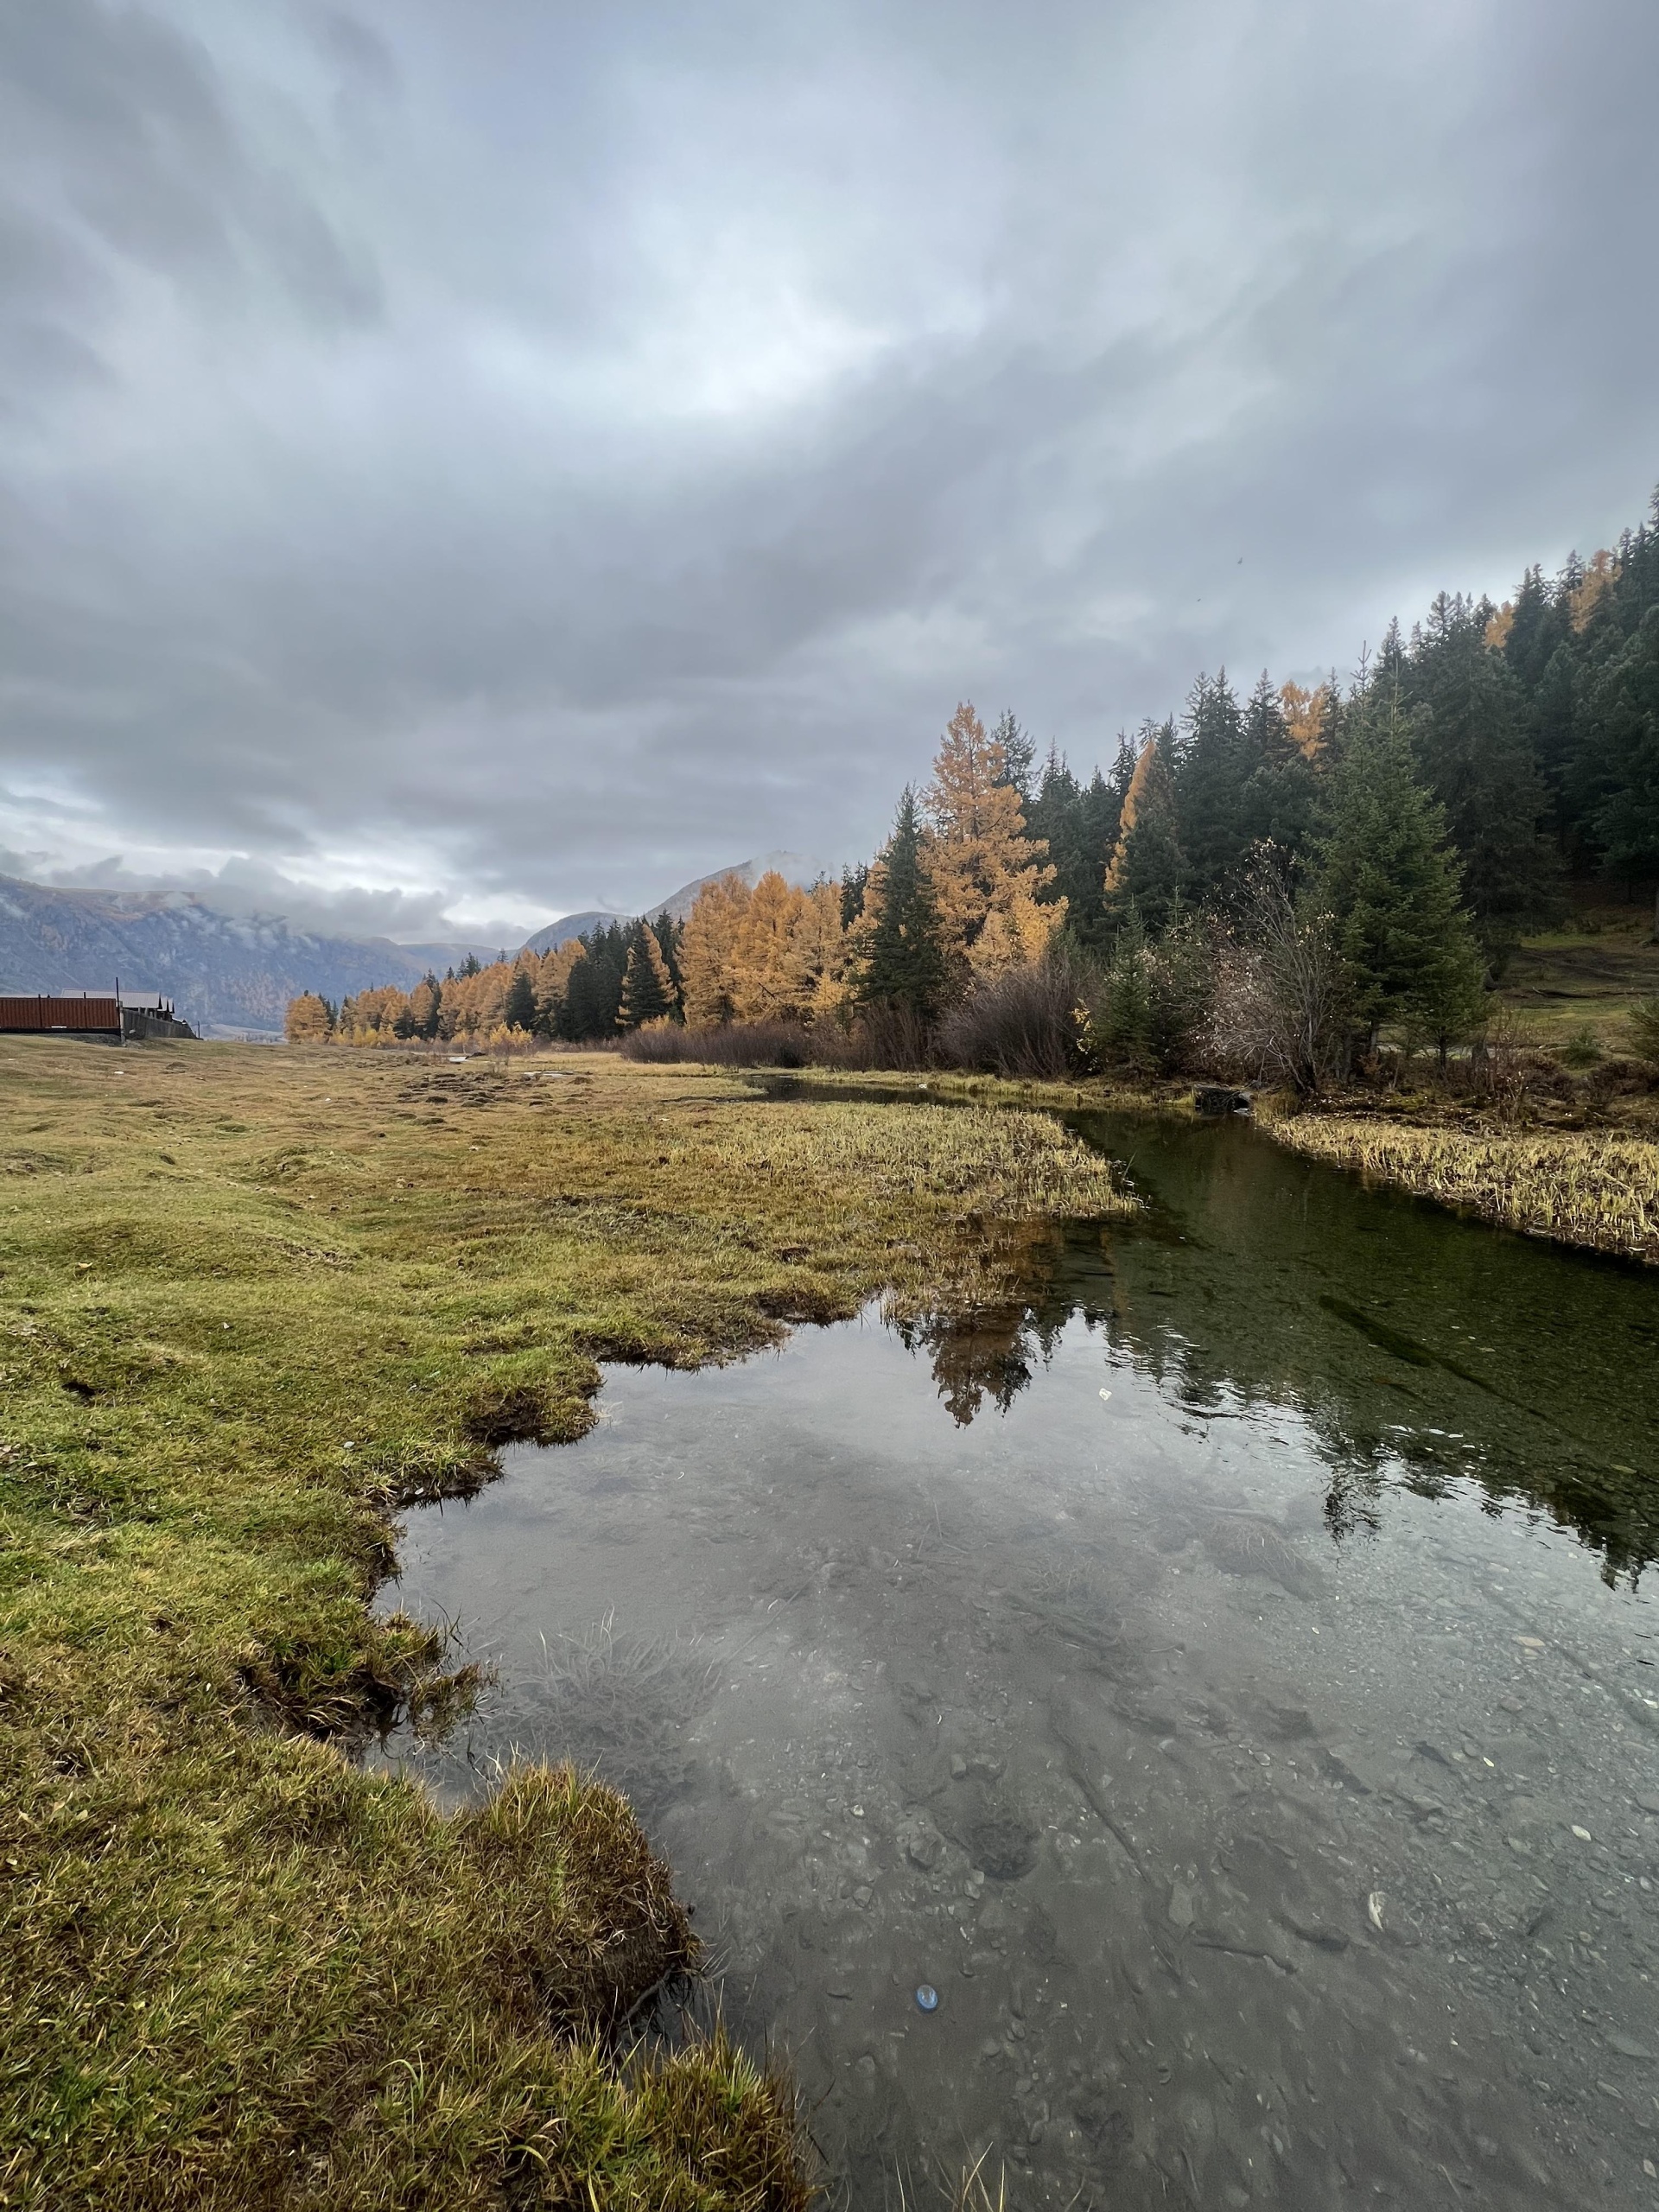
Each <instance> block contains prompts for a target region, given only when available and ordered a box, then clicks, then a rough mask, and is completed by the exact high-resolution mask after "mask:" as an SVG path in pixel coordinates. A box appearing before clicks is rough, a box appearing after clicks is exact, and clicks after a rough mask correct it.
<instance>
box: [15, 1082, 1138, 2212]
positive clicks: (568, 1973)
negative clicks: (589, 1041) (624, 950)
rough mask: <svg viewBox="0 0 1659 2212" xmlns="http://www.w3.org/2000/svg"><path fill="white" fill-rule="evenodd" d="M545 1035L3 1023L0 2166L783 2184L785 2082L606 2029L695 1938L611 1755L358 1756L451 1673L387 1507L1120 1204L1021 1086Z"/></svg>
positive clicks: (523, 2184) (72, 2182) (629, 2189)
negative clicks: (910, 1092)
mask: <svg viewBox="0 0 1659 2212" xmlns="http://www.w3.org/2000/svg"><path fill="white" fill-rule="evenodd" d="M563 1065H564V1066H566V1067H567V1068H569V1069H571V1070H573V1071H575V1072H576V1073H577V1074H578V1076H579V1077H580V1078H581V1079H579V1080H577V1081H575V1082H560V1083H551V1082H548V1081H546V1080H544V1079H543V1077H544V1072H545V1071H544V1069H540V1068H531V1069H530V1070H527V1071H526V1070H523V1069H520V1068H517V1067H514V1068H508V1069H495V1068H476V1069H475V1068H474V1067H471V1066H469V1067H468V1068H467V1069H465V1070H461V1069H454V1070H451V1069H448V1068H447V1067H433V1068H426V1067H423V1066H422V1065H419V1064H413V1065H412V1064H411V1063H410V1061H408V1060H406V1059H404V1058H400V1057H395V1056H391V1055H387V1056H385V1057H384V1058H383V1057H382V1056H379V1055H376V1054H372V1053H368V1052H350V1053H348V1052H327V1051H321V1050H320V1051H315V1052H270V1051H267V1050H260V1049H257V1048H253V1047H243V1046H147V1047H144V1048H142V1049H139V1050H132V1051H126V1052H119V1053H114V1052H92V1051H90V1050H88V1049H86V1048H78V1047H73V1046H62V1045H57V1044H53V1043H51V1042H49V1041H48V1040H45V1039H41V1040H6V1041H5V1042H3V1043H0V1160H10V1161H12V1162H14V1163H16V1162H18V1161H26V1162H27V1166H26V1169H25V1170H24V1172H21V1173H15V1174H14V1175H13V1176H11V1177H10V1179H8V1180H5V1181H4V1182H0V1770H3V1780H0V1864H3V1866H4V1867H5V1871H6V1874H7V1880H6V1882H5V1884H4V1885H3V1888H0V1974H3V1976H4V1986H5V1990H6V1995H7V2004H6V2006H5V2008H4V2011H3V2015H0V2204H17V2205H22V2204H31V2205H32V2204H50V2205H51V2206H53V2207H54V2212H56V2208H92V2207H94V2206H96V2207H98V2208H99V2212H114V2209H120V2212H124V2208H132V2212H137V2209H138V2208H141V2207H142V2208H143V2212H156V2208H175V2207H176V2208H181V2212H182V2208H187V2207H200V2206H205V2205H209V2204H211V2205H213V2206H215V2207H221V2206H223V2207H234V2208H243V2207H246V2208H249V2212H252V2208H255V2207H257V2208H260V2212H265V2209H266V2208H270V2207H273V2206H283V2207H289V2206H292V2207H303V2208H313V2207H315V2208H317V2212H322V2208H325V2207H326V2208H327V2209H328V2212H341V2208H356V2207H363V2208H367V2207H369V2206H374V2207H376V2208H384V2207H388V2206H396V2205H404V2204H407V2205H415V2204H419V2205H421V2206H423V2207H433V2208H439V2207H449V2206H455V2207H474V2206H477V2207H485V2206H490V2207H495V2206H501V2205H506V2204H512V2205H523V2206H530V2205H537V2204H545V2205H568V2204H573V2203H580V2204H582V2205H592V2206H597V2207H611V2206H619V2207H637V2208H639V2212H646V2208H651V2212H658V2208H674V2209H675V2212H702V2209H703V2208H707V2212H714V2208H715V2207H721V2208H726V2207H733V2206H743V2207H752V2208H754V2212H761V2208H765V2207H769V2206H779V2207H794V2206H798V2205H799V2204H801V2203H803V2202H804V2180H803V2173H804V2167H803V2161H802V2149H801V2145H802V2140H803V2138H802V2135H801V2132H800V2128H799V2125H798V2115H797V2114H796V2112H795V2109H794V2105H793V2102H792V2098H791V2092H790V2090H789V2088H788V2085H787V2083H785V2082H782V2081H781V2080H779V2078H778V2077H777V2076H775V2075H772V2074H770V2073H768V2072H767V2071H766V2069H765V2068H763V2067H761V2066H760V2065H757V2064H756V2063H753V2061H751V2060H750V2059H749V2058H748V2057H747V2056H745V2055H744V2054H743V2053H741V2052H740V2051H737V2050H734V2049H733V2048H732V2047H731V2046H730V2044H728V2043H727V2042H726V2041H725V2040H724V2039H723V2038H721V2037H713V2038H711V2039H708V2040H705V2041H704V2042H702V2043H700V2044H692V2045H690V2047H687V2048H682V2049H678V2050H667V2049H660V2048H655V2047H652V2046H650V2045H644V2046H638V2045H637V2044H636V2042H635V2040H634V2036H635V2031H634V2030H633V2028H632V2026H631V2025H630V2024H629V2023H630V2021H631V2020H632V2018H633V2016H634V2015H635V2013H636V2012H637V2008H638V2007H639V2004H640V2001H641V1999H643V1998H644V1997H645V1995H646V1994H647V1993H649V1992H651V1991H652V1990H653V1989H656V1988H658V1987H659V1986H664V1984H667V1985H672V1984H673V1982H674V1981H675V1980H676V1978H677V1977H680V1976H683V1975H686V1974H692V1973H694V1972H696V1969H697V1967H698V1965H699V1950H698V1946H697V1943H696V1938H695V1936H693V1935H692V1934H691V1932H690V1929H689V1928H688V1927H687V1925H686V1923H685V1919H684V1915H683V1911H682V1910H681V1908H680V1906H679V1904H678V1903H677V1900H676V1898H675V1897H674V1894H673V1889H672V1884H671V1878H670V1875H669V1872H668V1870H667V1869H666V1868H664V1866H662V1865H661V1863H660V1862H659V1861H658V1860H657V1859H655V1858H654V1857H653V1855H652V1853H651V1851H650V1849H649V1847H648V1845H647V1842H646V1840H645V1837H644V1835H643V1834H642V1833H641V1831H640V1829H639V1825H638V1823H637V1821H635V1820H634V1818H633V1815H632V1813H631V1811H630V1810H629V1808H628V1807H627V1805H626V1803H625V1802H623V1801H622V1800H621V1799H620V1798H619V1797H617V1796H615V1795H614V1793H613V1792H611V1791H608V1790H606V1789H602V1788H601V1787H599V1786H598V1785H597V1784H594V1783H591V1782H588V1781H585V1780H583V1779H582V1778H580V1777H577V1776H575V1775H574V1774H572V1773H571V1772H570V1771H569V1770H539V1769H530V1770H518V1771H514V1772H512V1773H511V1774H509V1775H508V1776H507V1777H505V1779H504V1781H503V1783H502V1785H501V1787H500V1789H499V1790H498V1791H497V1792H496V1793H495V1795H494V1796H493V1797H492V1798H491V1800H490V1802H489V1803H488V1804H487V1805H486V1806H485V1807H483V1808H480V1809H477V1810H474V1811H472V1812H468V1813H467V1814H464V1815H445V1814H443V1813H442V1812H441V1811H440V1810H438V1809H437V1808H435V1807H434V1806H433V1805H432V1804H431V1803H430V1802H428V1801H427V1800H426V1799H425V1798H424V1797H423V1796H422V1794H421V1793H420V1792H419V1790H418V1789H416V1788H415V1787H414V1786H413V1785H412V1784H410V1783H406V1782H404V1781H401V1780H393V1779H388V1778H385V1777H373V1776H371V1775H368V1774H366V1773H365V1772H364V1771H362V1770H360V1769H359V1767H358V1766H356V1765H355V1764H353V1761H352V1758H351V1757H350V1751H351V1747H352V1745H353V1743H355V1742H357V1741H359V1740H360V1739H361V1738H362V1737H363V1735H364V1734H365V1732H366V1731H369V1730H372V1728H373V1727H374V1726H377V1725H378V1724H381V1723H383V1722H384V1721H385V1719H387V1718H388V1717H389V1716H390V1715H391V1713H396V1712H399V1711H411V1712H413V1713H415V1714H416V1715H417V1716H424V1717H425V1718H426V1719H427V1720H428V1721H429V1723H430V1724H431V1725H433V1726H438V1725H442V1719H443V1718H444V1717H445V1715H446V1714H447V1713H450V1712H452V1711H453V1710H454V1709H455V1707H457V1706H458V1705H460V1704H462V1703H464V1701H465V1700H466V1698H467V1694H469V1691H470V1688H471V1687H472V1685H471V1681H470V1679H469V1678H468V1677H467V1676H466V1675H454V1673H452V1672H449V1671H448V1669H447V1667H446V1660H445V1655H444V1651H443V1649H442V1643H441V1641H440V1639H439V1638H438V1637H435V1635H434V1634H433V1632H432V1630H430V1629H429V1627H428V1626H426V1625H424V1624H420V1623H416V1622H412V1621H408V1620H404V1619H400V1618H392V1619H387V1620H378V1621H377V1620H376V1619H374V1618H372V1614H371V1611H370V1608H369V1599H370V1598H371V1596H372V1592H373V1590H374V1588H375V1586H376V1585H377V1583H378V1580H380V1579H381V1578H382V1577H383V1576H384V1575H385V1573H386V1572H387V1570H388V1567H389V1566H390V1564H391V1560H392V1556H393V1549H394V1546H395V1541H396V1532H395V1527H394V1525H393V1522H392V1516H393V1514H394V1513H395V1511H396V1510H397V1505H398V1503H400V1502H402V1501H404V1500H408V1499H411V1498H415V1497H423V1498H424V1497H440V1496H445V1495H452V1494H457V1493H463V1494H464V1493H465V1491H467V1490H468V1489H470V1488H474V1487H476V1486H477V1484H479V1483H480V1481H482V1480H485V1479H486V1478H487V1477H488V1475H489V1473H490V1471H491V1470H492V1467H493V1457H492V1455H493V1452H494V1450H495V1449H496V1448H497V1446H499V1444H500V1443H501V1442H503V1441H504V1440H508V1439H510V1438H513V1437H518V1436H524V1435H531V1436H535V1437H537V1438H542V1439H549V1440H552V1439H569V1438H573V1437H575V1436H578V1435H580V1434H582V1433H583V1431H584V1430H585V1429H586V1428H587V1427H588V1425H589V1424H590V1423H591V1421H592V1420H593V1418H594V1412H593V1405H592V1401H593V1398H594V1393H595V1391H596V1389H598V1387H599V1383H600V1375H599V1370H598V1366H597V1364H596V1359H597V1357H599V1356H601V1355H603V1356H605V1357H617V1356H621V1357H635V1358H653V1359H663V1360H666V1361H670V1362H671V1363H675V1364H679V1365H689V1364H693V1363H696V1362H698V1361H702V1360H710V1359H722V1358H728V1357H734V1355H736V1354H738V1353H740V1352H741V1351H745V1350H747V1349H749V1348H751V1347H753V1345H755V1344H760V1343H763V1342H766V1341H768V1340H772V1339H774V1338H776V1336H777V1334H778V1333H779V1330H780V1328H781V1327H782V1326H783V1325H785V1324H786V1323H787V1322H788V1321H790V1320H791V1319H796V1318H798V1317H799V1316H803V1315H810V1316H811V1317H813V1318H819V1317H821V1316H830V1315H834V1314H838V1313H849V1312H852V1311H855V1310H856V1308H857V1306H858V1305H859V1304H860V1303H861V1301H862V1300H865V1299H867V1298H868V1297H870V1296H871V1295H873V1294H878V1293H880V1294H886V1295H887V1297H888V1298H889V1299H890V1300H893V1303H894V1304H895V1306H906V1305H909V1306H919V1305H921V1304H922V1303H923V1302H925V1301H929V1300H938V1297H939V1296H940V1295H941V1294H944V1295H946V1296H949V1295H951V1294H958V1295H960V1296H962V1297H963V1299H964V1300H967V1301H969V1302H979V1303H990V1302H994V1301H995V1299H996V1297H998V1296H999V1295H1001V1296H1007V1295H1009V1294H1012V1289H1013V1285H1012V1282H1011V1281H1004V1280H1003V1279H1002V1278H1003V1277H1004V1275H1006V1274H1007V1272H1008V1268H1007V1263H1006V1262H1003V1261H1000V1260H999V1258H998V1256H997V1254H998V1243H997V1240H996V1239H995V1237H989V1238H988V1237H986V1236H983V1235H982V1233H981V1230H982V1224H986V1223H995V1222H997V1221H1001V1220H1007V1221H1014V1220H1017V1219H1020V1218H1024V1217H1027V1216H1029V1215H1032V1214H1053V1215H1061V1214H1065V1215H1079V1214H1090V1213H1096V1214H1103V1213H1107V1212H1110V1211H1118V1210H1121V1209H1122V1207H1123V1205H1124V1204H1125V1201H1124V1200H1123V1199H1122V1196H1121V1194H1120V1193H1119V1192H1117V1191H1116V1189H1115V1188H1114V1185H1113V1182H1112V1179H1111V1175H1110V1172H1109V1169H1108V1168H1107V1167H1106V1166H1105V1164H1104V1163H1103V1162H1102V1161H1100V1160H1096V1159H1095V1158H1093V1157H1092V1156H1091V1155H1090V1154H1089V1153H1088V1152H1087V1151H1086V1150H1085V1149H1084V1147H1081V1146H1079V1145H1077V1144H1076V1143H1074V1142H1073V1141H1071V1139H1070V1138H1068V1137H1067V1136H1066V1135H1065V1133H1064V1131H1062V1130H1060V1129H1059V1128H1058V1126H1057V1125H1056V1124H1055V1123H1054V1122H1053V1121H1052V1119H1051V1118H1050V1117H1048V1116H1042V1115H1038V1114H1021V1113H1018V1112H1014V1113H1007V1112H997V1113H990V1112H983V1111H982V1112H975V1111H973V1110H971V1109H970V1110H968V1111H950V1112H948V1113H947V1112H945V1111H944V1110H943V1109H939V1108H938V1107H936V1106H931V1105H926V1106H919V1107H918V1108H915V1109H905V1108H900V1109H890V1108H886V1107H881V1106H878V1105H875V1104H874V1103H865V1102H861V1101H860V1100H858V1099H856V1098H852V1097H849V1098H847V1099H846V1100H844V1101H843V1100H836V1101H835V1102H832V1103H824V1104H813V1105H807V1104H798V1105H785V1104H781V1103H779V1104H772V1103H767V1102H766V1101H762V1100H758V1099H757V1098H756V1097H755V1096H754V1094H753V1090H750V1089H747V1088H745V1087H743V1086H742V1085H741V1084H739V1083H737V1082H734V1081H733V1080H731V1079H729V1078H728V1077H720V1076H711V1075H706V1074H700V1073H698V1072H697V1071H688V1070H685V1069H683V1068H674V1069H665V1070H658V1069H650V1068H639V1067H632V1066H629V1065H626V1064H625V1063H621V1062H620V1061H618V1060H617V1059H616V1058H613V1057H611V1056H602V1057H601V1056H594V1057H593V1058H588V1059H586V1060H582V1059H576V1058H571V1059H569V1060H567V1061H565V1062H564V1063H563ZM435 1103H442V1105H443V1107H444V1109H445V1116H446V1118H445V1119H444V1120H443V1122H442V1124H441V1125H435V1122H434V1120H433V1117H432V1115H431V1113H430V1112H429V1109H430V1108H431V1107H432V1106H433V1105H434V1104H435ZM462 1105H464V1106H465V1107H466V1108H467V1111H465V1112H464V1113H461V1112H460V1111H453V1112H452V1111H451V1109H458V1108H459V1107H461V1106H462ZM31 1132H37V1133H39V1134H40V1135H41V1140H42V1141H41V1143H40V1144H39V1145H38V1146H37V1145H36V1144H35V1143H34V1142H33V1141H32V1139H31V1134H30V1133H31ZM48 1132H49V1135H48V1134H47V1133H48ZM1010 1249H1011V1248H1010Z"/></svg>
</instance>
